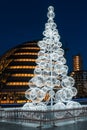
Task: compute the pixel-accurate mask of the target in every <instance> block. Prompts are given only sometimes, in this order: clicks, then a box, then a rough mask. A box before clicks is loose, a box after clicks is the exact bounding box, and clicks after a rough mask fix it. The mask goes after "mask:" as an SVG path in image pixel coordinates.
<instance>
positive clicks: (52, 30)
mask: <svg viewBox="0 0 87 130" xmlns="http://www.w3.org/2000/svg"><path fill="white" fill-rule="evenodd" d="M47 17H48V21H47V23H46V24H45V31H44V32H43V35H44V38H43V39H42V41H39V42H38V46H39V47H40V51H39V52H38V58H37V59H36V64H37V65H36V68H35V70H34V75H35V76H34V77H33V78H32V79H31V80H30V81H29V89H28V90H27V91H26V92H25V96H26V98H27V99H28V100H29V101H30V102H29V103H26V104H25V105H24V106H23V108H25V109H28V110H47V109H51V110H55V109H66V108H75V107H80V106H81V105H80V104H79V103H78V102H74V101H71V100H72V98H73V97H74V96H76V94H77V89H76V88H75V87H73V86H74V83H75V81H74V79H73V78H72V77H70V76H68V75H67V74H68V66H67V65H66V59H65V58H64V50H63V49H62V48H61V47H62V43H61V42H60V35H59V33H58V30H57V25H56V23H55V22H54V17H55V13H54V8H53V6H49V8H48V13H47Z"/></svg>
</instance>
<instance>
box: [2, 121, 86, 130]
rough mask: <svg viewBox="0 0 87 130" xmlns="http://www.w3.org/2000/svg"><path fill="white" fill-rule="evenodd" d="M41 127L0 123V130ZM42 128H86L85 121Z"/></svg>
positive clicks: (38, 129) (26, 129)
mask: <svg viewBox="0 0 87 130" xmlns="http://www.w3.org/2000/svg"><path fill="white" fill-rule="evenodd" d="M42 129H43V128H35V127H34V128H32V127H27V126H22V125H15V124H9V123H4V122H1V123H0V130H42ZM43 130H87V121H83V122H77V123H74V124H69V125H64V126H58V127H54V128H44V129H43Z"/></svg>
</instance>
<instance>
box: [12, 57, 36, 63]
mask: <svg viewBox="0 0 87 130" xmlns="http://www.w3.org/2000/svg"><path fill="white" fill-rule="evenodd" d="M14 61H18V62H20V61H22V62H25V61H26V62H27V61H28V62H35V61H36V60H35V59H27V58H26V59H14Z"/></svg>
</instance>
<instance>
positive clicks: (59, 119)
mask: <svg viewBox="0 0 87 130" xmlns="http://www.w3.org/2000/svg"><path fill="white" fill-rule="evenodd" d="M81 119H82V120H83V119H87V107H82V108H77V109H66V110H55V111H52V110H49V111H48V110H47V111H28V110H22V109H8V110H4V109H0V120H1V121H5V122H14V123H19V124H28V125H29V124H33V123H34V126H35V125H36V126H39V127H44V126H48V125H50V126H54V125H58V124H59V123H65V122H68V123H69V122H70V121H74V122H76V121H78V120H81Z"/></svg>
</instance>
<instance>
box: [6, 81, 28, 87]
mask: <svg viewBox="0 0 87 130" xmlns="http://www.w3.org/2000/svg"><path fill="white" fill-rule="evenodd" d="M28 84H29V83H28V82H8V83H6V85H9V86H16V85H17V86H20V85H22V86H23V85H28Z"/></svg>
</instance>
